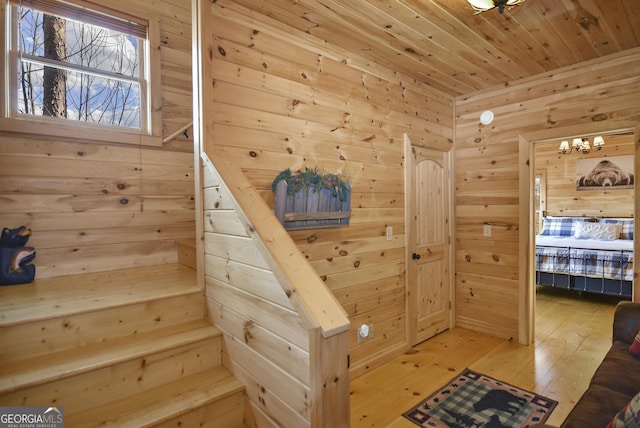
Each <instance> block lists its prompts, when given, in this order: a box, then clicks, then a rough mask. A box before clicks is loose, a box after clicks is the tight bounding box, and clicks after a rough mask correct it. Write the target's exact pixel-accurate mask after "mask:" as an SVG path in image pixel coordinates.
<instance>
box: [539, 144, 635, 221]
mask: <svg viewBox="0 0 640 428" xmlns="http://www.w3.org/2000/svg"><path fill="white" fill-rule="evenodd" d="M591 140H593V139H591ZM560 141H561V140H556V141H552V142H545V143H538V144H536V145H535V168H536V172H537V171H542V172H543V173H544V175H545V177H546V215H552V216H578V217H580V216H593V217H633V214H634V213H633V210H634V191H633V189H618V190H611V189H610V188H604V189H603V188H595V189H590V190H582V191H578V190H576V174H577V173H576V163H577V160H578V159H590V158H600V157H611V156H625V155H633V154H634V153H635V145H634V139H633V133H631V134H623V135H610V136H605V141H606V142H605V145H604V147H603V149H602V150H600V151H592V152H590V153H587V154H583V153H578V152H576V151H573V152H572V153H567V154H564V155H563V154H561V153H560V152H559V150H558V147H559V145H560Z"/></svg>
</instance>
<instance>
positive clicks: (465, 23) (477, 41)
mask: <svg viewBox="0 0 640 428" xmlns="http://www.w3.org/2000/svg"><path fill="white" fill-rule="evenodd" d="M220 3H221V4H223V3H224V1H220ZM233 3H239V4H242V5H244V6H246V7H248V8H250V9H253V10H256V11H260V12H262V13H265V14H266V15H268V16H270V17H272V18H274V19H276V20H278V21H281V22H286V23H287V24H289V25H292V26H294V27H295V28H297V29H298V30H300V31H304V32H306V33H309V34H311V35H314V36H317V37H319V38H321V39H323V40H325V41H327V42H329V43H331V44H335V45H337V46H340V47H342V48H345V49H348V50H349V51H351V52H355V53H358V54H359V55H360V56H361V57H362V58H364V59H365V60H367V61H372V62H375V63H378V64H382V65H385V66H387V67H389V68H390V69H392V70H395V71H397V72H400V73H402V74H403V75H404V76H407V77H410V78H414V79H416V80H418V81H421V82H424V83H427V84H428V85H431V86H433V87H434V88H437V89H439V90H442V91H444V92H445V93H447V94H450V95H452V96H458V95H463V94H468V93H471V92H475V91H477V90H481V89H486V88H490V87H494V86H496V85H503V84H505V83H507V82H509V81H512V80H515V79H518V78H523V77H528V76H531V75H535V74H538V73H544V72H550V71H553V70H555V69H558V68H560V67H564V66H568V65H573V64H577V63H581V62H583V61H587V60H590V59H594V58H598V57H602V56H605V55H608V54H612V53H616V52H620V51H624V50H627V49H631V48H635V47H638V46H640V0H606V1H604V0H527V1H525V2H524V3H522V4H520V5H518V6H515V7H512V8H511V9H509V10H505V11H504V13H503V14H500V13H498V10H497V9H493V10H491V11H487V12H483V13H481V14H478V15H474V14H473V11H472V10H471V8H470V6H469V5H468V3H467V2H466V0H234V1H233Z"/></svg>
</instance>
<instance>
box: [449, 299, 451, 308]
mask: <svg viewBox="0 0 640 428" xmlns="http://www.w3.org/2000/svg"><path fill="white" fill-rule="evenodd" d="M449 310H451V300H449Z"/></svg>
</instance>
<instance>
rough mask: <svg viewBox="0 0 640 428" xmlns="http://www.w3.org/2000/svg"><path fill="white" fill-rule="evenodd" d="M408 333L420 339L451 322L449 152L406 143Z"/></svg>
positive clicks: (445, 327)
mask: <svg viewBox="0 0 640 428" xmlns="http://www.w3.org/2000/svg"><path fill="white" fill-rule="evenodd" d="M406 150H407V151H408V156H407V165H406V168H407V183H406V185H407V199H408V209H407V250H408V251H407V266H408V268H407V280H408V287H407V288H408V297H407V307H408V314H407V315H408V316H407V318H408V328H407V330H408V336H409V342H410V344H411V345H415V344H417V343H420V342H422V341H424V340H426V339H428V338H430V337H432V336H434V335H436V334H437V333H440V332H442V331H443V330H446V329H448V328H449V327H450V326H451V297H450V296H451V284H452V279H451V273H452V267H451V243H450V239H451V227H450V226H451V221H450V219H451V211H452V209H451V207H450V201H449V199H450V198H449V193H450V186H451V179H450V177H449V171H450V156H451V155H450V153H449V152H440V151H436V150H431V149H425V148H422V147H417V146H412V145H410V143H408V144H407V147H406Z"/></svg>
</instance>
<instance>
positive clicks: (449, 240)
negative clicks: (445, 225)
mask: <svg viewBox="0 0 640 428" xmlns="http://www.w3.org/2000/svg"><path fill="white" fill-rule="evenodd" d="M447 241H448V244H449V245H451V235H449V236H447Z"/></svg>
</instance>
